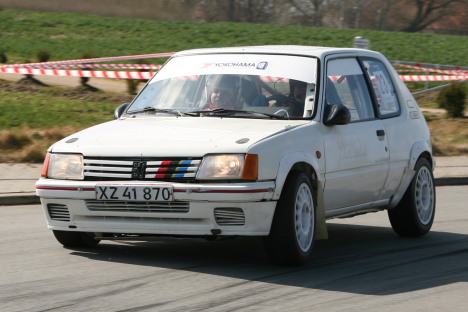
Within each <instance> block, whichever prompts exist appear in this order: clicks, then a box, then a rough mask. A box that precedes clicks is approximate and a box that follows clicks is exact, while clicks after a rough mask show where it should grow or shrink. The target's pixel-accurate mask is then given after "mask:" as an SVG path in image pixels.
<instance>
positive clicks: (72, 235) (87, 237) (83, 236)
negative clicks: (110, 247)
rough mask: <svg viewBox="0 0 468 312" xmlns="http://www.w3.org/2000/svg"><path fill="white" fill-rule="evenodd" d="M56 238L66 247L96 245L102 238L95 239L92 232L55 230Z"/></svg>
mask: <svg viewBox="0 0 468 312" xmlns="http://www.w3.org/2000/svg"><path fill="white" fill-rule="evenodd" d="M53 232H54V236H55V238H56V239H57V240H58V241H59V243H60V244H62V245H63V246H64V247H85V248H87V247H96V246H97V244H99V242H100V240H98V239H95V238H94V235H93V234H92V233H85V232H69V231H55V230H54V231H53Z"/></svg>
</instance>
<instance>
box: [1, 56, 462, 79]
mask: <svg viewBox="0 0 468 312" xmlns="http://www.w3.org/2000/svg"><path fill="white" fill-rule="evenodd" d="M174 53H175V52H168V53H155V54H140V55H130V56H115V57H101V58H92V59H77V60H66V61H55V62H41V63H25V64H9V65H2V66H0V72H3V73H11V74H23V75H26V74H29V75H49V76H70V77H91V78H116V79H150V78H151V77H153V76H154V74H155V73H154V72H141V71H138V72H136V71H112V70H109V71H97V70H79V69H82V68H88V69H95V68H102V69H137V70H159V69H160V68H161V65H151V64H89V63H97V62H109V61H121V60H134V59H148V58H163V57H170V56H172V55H173V54H174ZM391 63H392V64H393V65H394V66H401V67H406V68H411V69H414V71H413V72H415V71H419V72H434V73H441V74H447V75H401V76H400V77H401V79H402V80H403V81H460V80H468V67H460V66H449V65H439V64H424V63H414V62H403V61H391ZM74 69H76V70H74ZM402 71H403V70H402ZM404 71H405V72H407V71H406V70H404ZM262 80H264V81H269V82H271V81H276V80H277V78H274V77H266V76H264V77H262Z"/></svg>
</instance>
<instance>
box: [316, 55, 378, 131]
mask: <svg viewBox="0 0 468 312" xmlns="http://www.w3.org/2000/svg"><path fill="white" fill-rule="evenodd" d="M325 100H326V102H327V105H333V104H343V105H344V106H346V107H347V108H348V109H349V111H350V113H351V122H357V121H364V120H370V119H374V118H375V113H374V109H373V107H372V100H371V97H370V95H369V89H368V87H367V84H366V79H365V77H364V73H363V72H362V69H361V67H360V66H359V63H358V62H357V60H356V59H355V58H347V59H336V60H331V61H329V62H328V63H327V83H326V86H325Z"/></svg>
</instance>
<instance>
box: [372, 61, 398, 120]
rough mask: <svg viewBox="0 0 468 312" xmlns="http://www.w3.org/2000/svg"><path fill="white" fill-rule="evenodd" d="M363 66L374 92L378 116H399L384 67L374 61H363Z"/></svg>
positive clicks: (396, 100) (396, 99) (393, 89)
mask: <svg viewBox="0 0 468 312" xmlns="http://www.w3.org/2000/svg"><path fill="white" fill-rule="evenodd" d="M363 64H364V67H365V69H366V72H367V75H368V77H369V80H370V82H371V84H372V88H373V89H374V92H375V97H376V100H377V107H378V109H379V113H380V116H381V117H383V118H388V117H393V116H397V115H399V113H400V105H399V103H398V97H397V95H396V92H395V88H394V86H393V83H392V80H391V79H390V75H389V73H388V71H387V68H386V67H385V65H384V64H382V63H381V62H380V61H377V60H374V59H364V60H363Z"/></svg>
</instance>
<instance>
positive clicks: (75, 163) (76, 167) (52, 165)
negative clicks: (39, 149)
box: [44, 154, 83, 180]
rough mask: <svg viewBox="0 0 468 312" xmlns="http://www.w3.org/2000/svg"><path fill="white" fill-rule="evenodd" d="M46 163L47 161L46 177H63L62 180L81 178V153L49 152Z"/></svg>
mask: <svg viewBox="0 0 468 312" xmlns="http://www.w3.org/2000/svg"><path fill="white" fill-rule="evenodd" d="M48 163H49V167H48V169H47V177H48V178H51V179H63V180H83V156H82V155H77V154H50V157H49V159H48ZM44 165H45V164H44ZM44 169H45V168H44Z"/></svg>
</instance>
